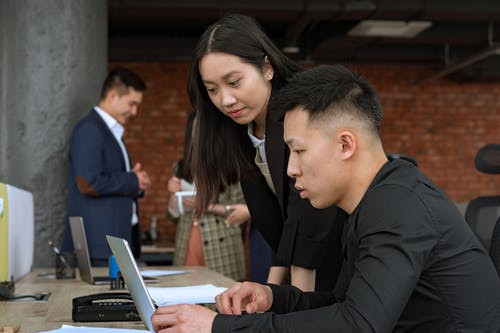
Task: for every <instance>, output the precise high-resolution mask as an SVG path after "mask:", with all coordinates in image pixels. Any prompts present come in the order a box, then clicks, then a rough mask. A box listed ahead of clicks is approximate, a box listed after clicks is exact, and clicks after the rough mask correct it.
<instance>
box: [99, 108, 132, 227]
mask: <svg viewBox="0 0 500 333" xmlns="http://www.w3.org/2000/svg"><path fill="white" fill-rule="evenodd" d="M94 109H95V111H96V112H97V114H98V115H99V116H100V117H101V118H102V120H104V122H105V123H106V126H108V128H109V130H110V131H111V133H113V136H114V137H115V139H116V142H118V145H119V146H120V148H121V150H122V154H123V159H124V161H125V170H127V172H130V160H129V158H128V152H127V148H126V147H125V144H124V143H123V140H122V137H123V132H124V131H125V129H124V128H123V126H122V125H121V124H120V123H119V122H118V121H116V119H115V118H113V117H112V116H111V115H109V114H108V113H107V112H106V111H104V110H103V109H101V108H100V107H98V106H95V107H94ZM131 222H132V225H136V224H137V223H138V222H139V217H138V216H137V206H136V204H135V202H134V203H132V221H131Z"/></svg>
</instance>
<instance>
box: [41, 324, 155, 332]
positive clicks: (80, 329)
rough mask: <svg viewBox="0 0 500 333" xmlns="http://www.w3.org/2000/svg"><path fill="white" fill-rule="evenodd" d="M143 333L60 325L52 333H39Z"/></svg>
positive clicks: (120, 329)
mask: <svg viewBox="0 0 500 333" xmlns="http://www.w3.org/2000/svg"><path fill="white" fill-rule="evenodd" d="M89 332H92V333H144V332H149V331H146V330H130V329H124V328H104V327H85V326H71V325H62V326H61V328H59V329H57V330H52V331H43V332H42V331H41V332H40V333H89Z"/></svg>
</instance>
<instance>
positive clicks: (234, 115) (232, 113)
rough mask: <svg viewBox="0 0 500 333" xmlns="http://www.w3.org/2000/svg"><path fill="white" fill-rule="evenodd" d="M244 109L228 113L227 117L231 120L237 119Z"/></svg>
mask: <svg viewBox="0 0 500 333" xmlns="http://www.w3.org/2000/svg"><path fill="white" fill-rule="evenodd" d="M244 109H245V108H241V109H237V110H233V111H229V115H230V116H231V117H232V118H238V117H239V116H241V114H242V113H243V110H244Z"/></svg>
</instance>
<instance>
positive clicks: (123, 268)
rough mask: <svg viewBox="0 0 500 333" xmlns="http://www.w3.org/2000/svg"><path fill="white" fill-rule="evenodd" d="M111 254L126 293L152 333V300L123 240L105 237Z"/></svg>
mask: <svg viewBox="0 0 500 333" xmlns="http://www.w3.org/2000/svg"><path fill="white" fill-rule="evenodd" d="M106 239H107V240H108V244H109V247H110V248H111V252H113V255H114V256H115V258H116V262H117V263H118V267H120V272H121V274H122V276H123V279H124V280H125V283H126V285H127V288H128V291H129V292H130V295H131V296H132V299H133V300H134V303H135V307H136V308H137V312H139V315H140V316H141V319H142V321H143V323H144V325H145V326H146V328H147V329H148V330H150V331H151V332H153V324H152V323H151V316H152V315H153V313H154V311H155V305H154V303H153V300H152V299H151V297H150V296H149V292H148V290H147V289H146V284H145V283H144V280H143V279H142V277H141V274H140V272H139V268H138V267H137V264H136V262H135V260H134V256H133V255H132V251H131V250H130V246H129V245H128V242H127V241H126V240H125V239H122V238H117V237H113V236H109V235H107V236H106Z"/></svg>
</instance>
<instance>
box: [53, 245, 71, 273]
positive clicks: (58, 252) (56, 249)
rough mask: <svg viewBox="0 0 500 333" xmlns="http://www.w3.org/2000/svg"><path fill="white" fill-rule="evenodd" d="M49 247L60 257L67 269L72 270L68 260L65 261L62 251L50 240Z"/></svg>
mask: <svg viewBox="0 0 500 333" xmlns="http://www.w3.org/2000/svg"><path fill="white" fill-rule="evenodd" d="M49 246H50V247H51V248H52V251H54V253H55V254H56V255H57V256H58V257H59V259H60V260H61V262H62V263H63V264H64V266H66V268H70V269H71V266H70V265H69V264H68V262H67V261H66V259H64V256H63V255H62V253H61V251H59V249H58V248H57V247H56V246H55V245H54V243H52V241H51V240H49Z"/></svg>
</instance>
